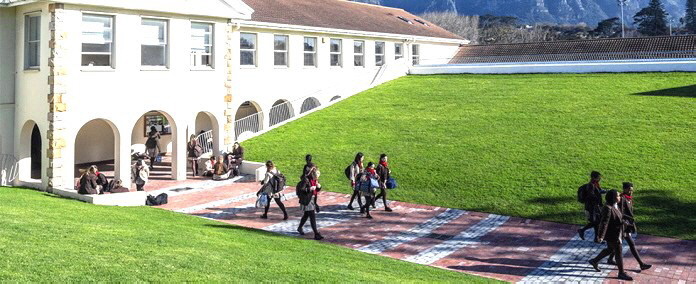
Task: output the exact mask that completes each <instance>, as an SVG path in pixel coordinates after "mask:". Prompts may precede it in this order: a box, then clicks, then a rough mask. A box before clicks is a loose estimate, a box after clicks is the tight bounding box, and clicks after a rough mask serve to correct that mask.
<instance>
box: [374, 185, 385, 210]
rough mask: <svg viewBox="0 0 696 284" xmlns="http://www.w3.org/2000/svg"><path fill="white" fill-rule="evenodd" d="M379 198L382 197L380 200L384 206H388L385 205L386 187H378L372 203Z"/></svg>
mask: <svg viewBox="0 0 696 284" xmlns="http://www.w3.org/2000/svg"><path fill="white" fill-rule="evenodd" d="M380 198H382V202H383V203H384V207H386V208H389V206H387V190H386V189H384V188H380V189H379V194H377V197H375V199H374V200H373V201H372V204H373V205H374V203H375V202H377V200H379V199H380Z"/></svg>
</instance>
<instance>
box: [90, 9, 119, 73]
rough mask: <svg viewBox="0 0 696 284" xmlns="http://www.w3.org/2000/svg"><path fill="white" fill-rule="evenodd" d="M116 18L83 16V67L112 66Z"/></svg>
mask: <svg viewBox="0 0 696 284" xmlns="http://www.w3.org/2000/svg"><path fill="white" fill-rule="evenodd" d="M113 31H114V17H112V16H105V15H90V14H83V15H82V66H112V65H111V58H112V57H113V47H114V45H113V36H114V33H113Z"/></svg>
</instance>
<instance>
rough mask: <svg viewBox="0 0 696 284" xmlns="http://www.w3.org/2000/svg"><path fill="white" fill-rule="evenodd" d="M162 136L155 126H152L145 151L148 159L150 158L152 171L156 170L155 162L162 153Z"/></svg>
mask: <svg viewBox="0 0 696 284" xmlns="http://www.w3.org/2000/svg"><path fill="white" fill-rule="evenodd" d="M161 138H162V136H161V135H160V133H159V131H157V128H156V127H155V126H150V133H148V134H147V140H146V141H145V149H146V151H145V152H147V155H148V157H150V170H152V169H154V168H155V161H156V160H157V155H159V153H160V152H162V149H161V148H160V146H159V143H160V139H161Z"/></svg>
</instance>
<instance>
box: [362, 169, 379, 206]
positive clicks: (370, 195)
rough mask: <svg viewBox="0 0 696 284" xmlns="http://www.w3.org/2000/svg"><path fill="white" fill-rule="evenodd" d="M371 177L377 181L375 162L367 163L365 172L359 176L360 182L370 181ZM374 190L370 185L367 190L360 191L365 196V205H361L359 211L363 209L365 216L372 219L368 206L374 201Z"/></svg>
mask: <svg viewBox="0 0 696 284" xmlns="http://www.w3.org/2000/svg"><path fill="white" fill-rule="evenodd" d="M371 179H376V180H377V181H379V175H378V174H377V170H376V169H375V164H374V163H373V162H369V163H367V168H365V172H363V176H362V178H360V182H367V183H370V180H371ZM375 191H376V188H373V187H372V186H370V188H369V190H368V191H367V192H362V195H363V196H365V206H363V208H362V209H361V210H360V212H361V213H362V212H363V211H364V212H365V213H367V215H366V216H365V217H367V219H372V215H370V206H372V202H374V198H375Z"/></svg>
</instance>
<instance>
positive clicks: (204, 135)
mask: <svg viewBox="0 0 696 284" xmlns="http://www.w3.org/2000/svg"><path fill="white" fill-rule="evenodd" d="M194 131H195V132H194V133H193V134H194V135H196V138H197V139H198V143H199V144H200V145H201V147H203V153H204V154H213V153H218V152H219V151H220V145H219V137H220V136H219V135H220V133H219V128H218V123H217V119H215V116H213V115H212V114H210V113H208V112H204V111H202V112H199V113H198V114H197V115H196V122H195V126H194Z"/></svg>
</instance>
